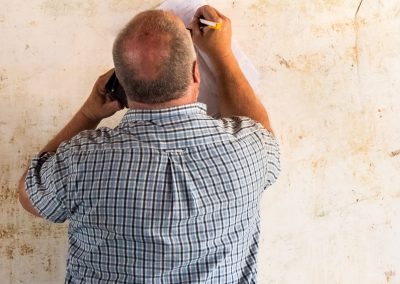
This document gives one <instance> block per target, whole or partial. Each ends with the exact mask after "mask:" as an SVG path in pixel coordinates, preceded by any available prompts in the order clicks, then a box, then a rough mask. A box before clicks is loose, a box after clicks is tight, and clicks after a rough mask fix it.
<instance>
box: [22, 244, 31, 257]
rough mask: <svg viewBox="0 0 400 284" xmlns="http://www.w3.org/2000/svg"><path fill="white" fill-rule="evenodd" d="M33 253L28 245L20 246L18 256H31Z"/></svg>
mask: <svg viewBox="0 0 400 284" xmlns="http://www.w3.org/2000/svg"><path fill="white" fill-rule="evenodd" d="M33 252H34V249H33V247H32V246H31V245H29V244H22V245H21V246H20V248H19V253H20V255H32V254H33Z"/></svg>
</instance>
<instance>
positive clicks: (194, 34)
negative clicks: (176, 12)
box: [189, 18, 201, 39]
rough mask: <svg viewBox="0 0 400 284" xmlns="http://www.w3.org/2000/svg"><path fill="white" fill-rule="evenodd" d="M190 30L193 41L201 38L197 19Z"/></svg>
mask: <svg viewBox="0 0 400 284" xmlns="http://www.w3.org/2000/svg"><path fill="white" fill-rule="evenodd" d="M189 28H190V29H191V34H192V38H193V39H196V38H197V37H199V36H201V30H200V25H199V22H198V20H197V18H194V19H193V21H192V22H191V23H190V25H189Z"/></svg>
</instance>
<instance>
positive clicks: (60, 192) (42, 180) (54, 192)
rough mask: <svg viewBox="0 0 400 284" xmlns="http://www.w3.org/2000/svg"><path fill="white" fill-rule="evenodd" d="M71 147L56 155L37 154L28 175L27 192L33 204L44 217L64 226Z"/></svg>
mask: <svg viewBox="0 0 400 284" xmlns="http://www.w3.org/2000/svg"><path fill="white" fill-rule="evenodd" d="M68 160H69V155H68V148H67V144H65V143H63V144H61V145H60V147H59V148H58V150H57V152H56V153H51V152H48V153H44V154H41V155H36V156H34V158H33V159H32V162H31V165H30V167H29V169H28V173H27V176H26V180H25V183H26V191H27V193H28V196H29V198H30V200H31V202H32V205H33V206H34V207H35V208H36V209H37V210H38V211H39V213H40V215H42V216H43V218H45V219H47V220H49V221H51V222H54V223H62V222H64V221H65V220H66V219H67V218H68V216H69V212H68V210H67V208H68V207H67V206H66V197H67V187H68V179H69V168H70V167H69V165H68Z"/></svg>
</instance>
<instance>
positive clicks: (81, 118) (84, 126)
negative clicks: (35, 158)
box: [40, 109, 100, 153]
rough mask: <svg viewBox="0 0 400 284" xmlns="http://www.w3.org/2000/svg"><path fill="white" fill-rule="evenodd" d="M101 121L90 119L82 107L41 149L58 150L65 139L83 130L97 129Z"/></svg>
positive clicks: (44, 150) (43, 150)
mask: <svg viewBox="0 0 400 284" xmlns="http://www.w3.org/2000/svg"><path fill="white" fill-rule="evenodd" d="M99 123H100V120H99V121H93V120H91V119H89V118H88V117H87V116H86V115H85V114H84V112H83V111H82V110H81V109H80V110H79V111H78V112H77V113H76V114H75V115H74V117H73V118H72V119H71V120H70V122H68V124H67V125H66V126H65V127H64V128H63V129H62V130H61V131H60V132H59V133H58V134H57V135H56V136H55V137H54V138H53V139H52V140H50V142H49V143H47V145H46V146H45V147H44V148H43V149H42V150H41V151H40V153H45V152H56V151H57V148H58V146H60V144H61V143H62V142H63V141H66V140H69V139H71V138H72V137H74V136H75V135H77V134H78V133H80V132H81V131H84V130H90V129H95V128H96V127H97V125H98V124H99Z"/></svg>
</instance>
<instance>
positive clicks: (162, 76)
mask: <svg viewBox="0 0 400 284" xmlns="http://www.w3.org/2000/svg"><path fill="white" fill-rule="evenodd" d="M137 17H138V16H137ZM137 17H135V18H134V19H133V20H131V21H130V22H129V23H128V24H127V25H126V27H125V28H124V29H123V30H122V31H121V32H120V33H119V35H118V36H117V38H116V40H115V42H114V47H113V59H114V66H115V72H116V75H117V78H118V79H119V81H120V82H121V85H122V87H123V88H124V90H125V93H126V95H127V96H128V98H129V99H131V100H133V101H137V102H141V103H148V104H156V103H163V102H167V101H170V100H173V99H177V98H180V97H182V96H183V95H184V92H185V91H186V90H187V88H188V87H189V85H190V83H191V81H192V80H193V77H192V72H193V62H194V60H195V52H194V48H193V43H192V40H191V38H190V36H189V32H188V31H187V30H186V29H185V28H184V25H183V24H182V25H179V23H178V22H177V21H176V20H174V18H173V17H171V14H169V13H168V12H164V11H161V10H151V11H146V12H144V13H142V14H139V17H140V20H139V19H137ZM147 33H153V34H159V35H167V36H168V37H169V39H170V40H169V44H168V45H169V46H160V50H167V53H166V54H167V55H166V57H165V58H163V59H161V61H160V62H158V63H157V75H156V78H153V79H146V78H143V76H141V73H140V71H141V70H139V68H137V67H138V66H136V65H137V64H135V62H134V61H135V59H132V57H131V56H129V55H128V52H127V51H128V50H127V49H129V47H127V46H126V45H127V41H128V40H130V39H132V38H133V37H135V36H140V35H143V34H147Z"/></svg>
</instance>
